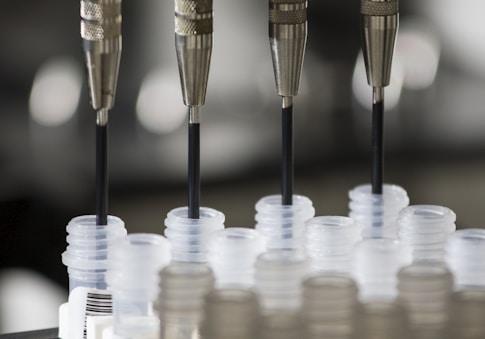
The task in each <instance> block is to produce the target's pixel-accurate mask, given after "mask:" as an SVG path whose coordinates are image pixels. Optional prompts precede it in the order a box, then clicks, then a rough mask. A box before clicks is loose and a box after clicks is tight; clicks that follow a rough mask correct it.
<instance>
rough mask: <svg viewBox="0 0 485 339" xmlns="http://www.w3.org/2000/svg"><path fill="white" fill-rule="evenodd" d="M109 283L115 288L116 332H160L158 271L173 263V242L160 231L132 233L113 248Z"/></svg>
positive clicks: (132, 334) (128, 334)
mask: <svg viewBox="0 0 485 339" xmlns="http://www.w3.org/2000/svg"><path fill="white" fill-rule="evenodd" d="M112 253H113V262H112V263H113V268H112V270H111V272H110V275H109V277H108V278H109V279H108V283H109V286H110V288H111V289H112V291H113V331H114V334H115V335H117V336H121V337H125V338H133V337H143V336H153V335H157V334H158V331H159V318H158V315H157V313H156V310H155V309H154V302H155V301H156V299H157V297H158V274H159V271H160V270H161V269H162V268H163V267H164V266H166V265H168V264H169V263H170V243H169V242H168V240H167V239H166V238H164V237H162V236H161V235H158V234H148V233H132V234H129V235H128V236H127V237H126V238H125V239H122V240H121V241H120V242H119V243H118V244H116V246H115V247H114V248H113V251H112Z"/></svg>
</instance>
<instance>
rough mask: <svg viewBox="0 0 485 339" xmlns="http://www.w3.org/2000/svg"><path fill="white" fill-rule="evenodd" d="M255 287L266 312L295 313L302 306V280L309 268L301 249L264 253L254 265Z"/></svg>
mask: <svg viewBox="0 0 485 339" xmlns="http://www.w3.org/2000/svg"><path fill="white" fill-rule="evenodd" d="M255 270H256V271H255V280H256V286H255V289H256V291H257V293H258V295H259V299H260V302H261V307H262V310H263V313H275V312H296V311H297V310H298V309H299V308H300V306H301V283H302V281H303V279H304V278H305V277H306V276H307V275H308V273H309V271H310V264H309V261H308V260H307V258H306V256H305V255H304V254H302V253H301V252H299V251H295V250H294V251H286V250H273V251H269V252H265V253H263V254H261V255H260V256H259V257H258V258H257V259H256V264H255Z"/></svg>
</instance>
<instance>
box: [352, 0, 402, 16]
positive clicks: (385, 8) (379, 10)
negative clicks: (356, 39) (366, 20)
mask: <svg viewBox="0 0 485 339" xmlns="http://www.w3.org/2000/svg"><path fill="white" fill-rule="evenodd" d="M360 12H361V13H362V14H364V15H373V16H385V15H395V14H398V13H399V2H398V0H392V1H371V0H362V2H361V3H360Z"/></svg>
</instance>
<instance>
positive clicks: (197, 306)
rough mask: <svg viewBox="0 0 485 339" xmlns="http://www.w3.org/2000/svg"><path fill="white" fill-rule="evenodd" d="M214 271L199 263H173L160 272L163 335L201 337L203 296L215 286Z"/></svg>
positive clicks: (170, 338)
mask: <svg viewBox="0 0 485 339" xmlns="http://www.w3.org/2000/svg"><path fill="white" fill-rule="evenodd" d="M214 280H215V279H214V274H213V273H212V270H211V269H210V268H209V266H207V265H205V264H196V263H173V264H171V265H169V266H167V267H165V268H164V269H162V271H161V272H160V284H159V286H160V296H159V299H158V303H157V305H158V310H159V315H160V338H161V339H195V338H199V337H200V325H201V321H202V316H203V306H204V298H205V296H206V295H207V294H208V293H209V291H211V290H212V289H213V288H214Z"/></svg>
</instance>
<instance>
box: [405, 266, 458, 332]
mask: <svg viewBox="0 0 485 339" xmlns="http://www.w3.org/2000/svg"><path fill="white" fill-rule="evenodd" d="M398 279H399V282H398V290H399V301H400V302H401V303H402V304H403V305H404V307H405V308H406V310H407V312H408V317H409V324H410V329H411V332H412V338H415V339H442V338H444V336H445V333H446V325H447V322H448V319H449V306H450V296H451V293H452V290H453V275H452V274H451V272H450V271H449V270H448V268H446V267H445V266H444V265H439V264H436V263H432V262H421V263H414V264H411V265H409V266H406V267H404V268H402V269H401V270H400V271H399V273H398Z"/></svg>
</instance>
